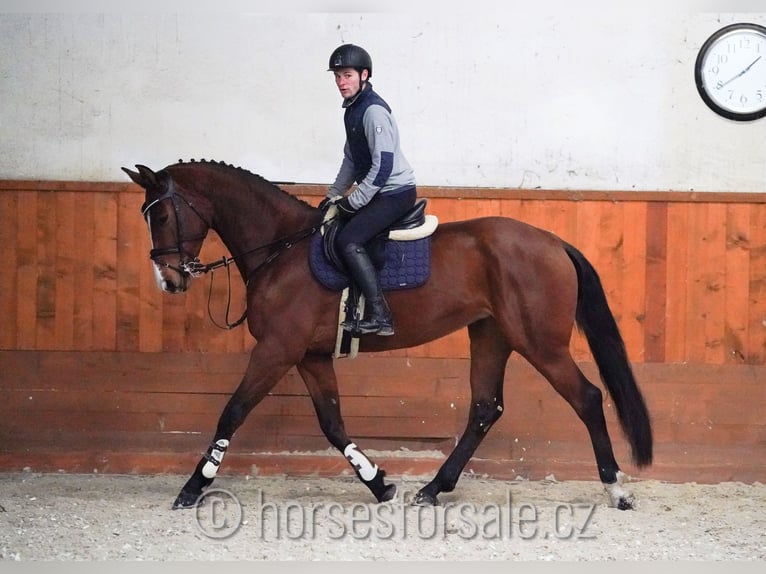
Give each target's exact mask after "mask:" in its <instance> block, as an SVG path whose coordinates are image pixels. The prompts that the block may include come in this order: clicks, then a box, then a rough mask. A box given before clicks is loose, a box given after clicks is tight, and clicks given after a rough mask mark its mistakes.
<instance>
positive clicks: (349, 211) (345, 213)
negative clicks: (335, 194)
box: [335, 197, 356, 219]
mask: <svg viewBox="0 0 766 574" xmlns="http://www.w3.org/2000/svg"><path fill="white" fill-rule="evenodd" d="M335 205H337V206H338V214H339V215H340V216H341V217H342V218H343V219H349V218H350V217H352V216H353V215H354V214H355V213H356V209H354V208H353V207H351V202H350V201H349V200H348V197H344V198H343V199H341V200H340V201H339V202H337V203H336V204H335Z"/></svg>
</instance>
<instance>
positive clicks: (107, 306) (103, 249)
mask: <svg viewBox="0 0 766 574" xmlns="http://www.w3.org/2000/svg"><path fill="white" fill-rule="evenodd" d="M93 207H94V210H95V211H94V234H95V235H94V238H95V241H94V245H93V248H94V249H93V305H94V307H95V309H97V313H95V314H94V316H93V348H94V349H99V350H114V349H115V348H116V343H117V197H116V196H115V195H114V194H107V193H103V194H96V195H95V197H94V202H93Z"/></svg>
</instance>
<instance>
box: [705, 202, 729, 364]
mask: <svg viewBox="0 0 766 574" xmlns="http://www.w3.org/2000/svg"><path fill="white" fill-rule="evenodd" d="M705 209H706V212H707V213H706V214H705V220H704V222H703V225H704V234H703V244H704V245H705V246H706V249H705V253H706V261H705V266H706V272H705V276H704V281H705V284H704V288H705V294H704V299H705V304H706V307H707V311H706V312H705V359H704V362H705V363H709V364H721V363H723V362H724V361H725V358H724V354H725V347H724V337H725V325H726V291H725V290H724V288H725V286H726V206H725V205H724V204H722V203H710V204H708V205H706V206H705Z"/></svg>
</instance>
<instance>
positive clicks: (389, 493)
mask: <svg viewBox="0 0 766 574" xmlns="http://www.w3.org/2000/svg"><path fill="white" fill-rule="evenodd" d="M394 496H396V485H395V484H388V485H386V488H385V490H384V491H383V494H381V495H380V496H379V497H378V502H388V501H389V500H393V498H394Z"/></svg>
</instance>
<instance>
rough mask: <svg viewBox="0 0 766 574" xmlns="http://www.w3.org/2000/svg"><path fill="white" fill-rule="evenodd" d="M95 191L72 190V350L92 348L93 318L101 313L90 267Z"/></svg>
mask: <svg viewBox="0 0 766 574" xmlns="http://www.w3.org/2000/svg"><path fill="white" fill-rule="evenodd" d="M95 199H96V195H94V194H90V193H77V194H75V210H76V212H77V222H76V224H75V234H76V238H77V239H76V245H77V255H78V256H77V257H76V258H75V261H74V269H73V272H74V283H75V285H76V286H77V289H76V290H75V292H74V303H73V307H72V323H73V330H74V343H75V347H74V349H73V350H91V349H93V348H94V346H93V341H94V328H95V318H96V317H97V315H99V314H100V313H101V309H96V308H95V305H94V301H95V296H94V285H95V273H94V269H93V265H94V262H93V246H94V245H95V244H96V220H95V218H96V206H95Z"/></svg>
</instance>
